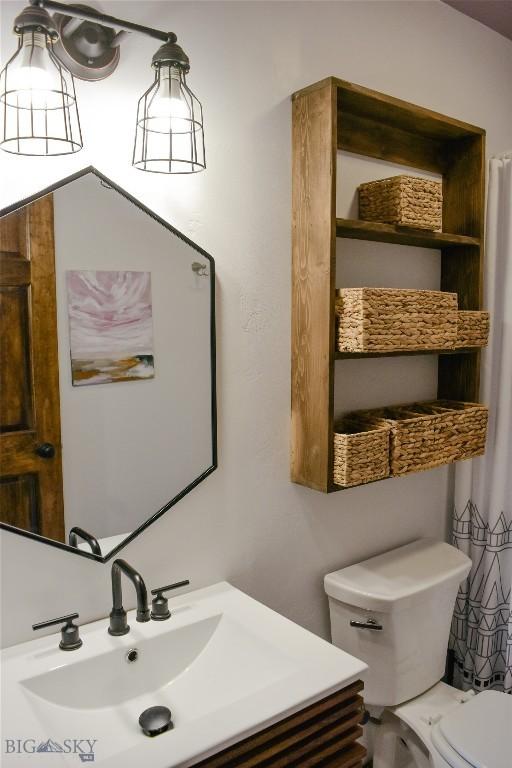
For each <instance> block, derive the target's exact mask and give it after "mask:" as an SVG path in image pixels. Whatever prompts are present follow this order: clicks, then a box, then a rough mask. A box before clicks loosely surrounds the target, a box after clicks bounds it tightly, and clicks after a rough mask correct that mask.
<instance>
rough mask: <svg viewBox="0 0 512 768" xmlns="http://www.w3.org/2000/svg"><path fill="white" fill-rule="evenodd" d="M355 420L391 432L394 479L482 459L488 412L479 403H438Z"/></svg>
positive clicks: (398, 408)
mask: <svg viewBox="0 0 512 768" xmlns="http://www.w3.org/2000/svg"><path fill="white" fill-rule="evenodd" d="M354 417H355V418H357V419H360V420H362V421H363V422H365V423H368V424H387V425H388V426H389V427H390V429H391V435H390V437H391V440H390V466H391V475H393V476H396V475H406V474H409V473H410V472H419V471H421V470H425V469H432V468H433V467H438V466H440V465H442V464H450V463H451V462H453V461H459V460H461V459H470V458H473V457H474V456H481V455H482V454H483V453H484V451H485V438H486V432H487V421H488V409H487V408H486V407H485V406H484V405H479V404H477V403H462V402H458V401H452V400H435V401H431V402H424V403H411V404H410V405H397V406H391V407H389V408H381V409H376V410H371V411H359V412H357V414H354Z"/></svg>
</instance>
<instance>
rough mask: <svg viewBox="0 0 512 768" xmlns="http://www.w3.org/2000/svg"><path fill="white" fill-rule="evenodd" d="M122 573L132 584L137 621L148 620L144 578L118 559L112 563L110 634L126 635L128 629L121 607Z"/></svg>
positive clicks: (124, 561)
mask: <svg viewBox="0 0 512 768" xmlns="http://www.w3.org/2000/svg"><path fill="white" fill-rule="evenodd" d="M122 573H124V575H125V576H127V577H128V578H129V579H130V581H131V582H132V584H133V586H134V587H135V592H136V595H137V621H149V620H150V611H149V607H148V591H147V589H146V585H145V583H144V579H143V578H142V576H141V575H140V573H139V572H138V571H136V570H135V568H132V566H131V565H130V564H129V563H127V562H126V560H122V559H120V558H119V559H118V560H114V562H113V563H112V611H111V613H110V626H109V628H108V631H109V634H110V635H116V636H117V635H126V633H127V632H129V631H130V627H129V626H128V622H127V618H126V611H125V609H124V608H123V593H122V587H121V574H122Z"/></svg>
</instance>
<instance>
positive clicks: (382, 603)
mask: <svg viewBox="0 0 512 768" xmlns="http://www.w3.org/2000/svg"><path fill="white" fill-rule="evenodd" d="M470 568H471V560H470V559H469V558H468V557H466V555H464V554H463V553H462V552H460V551H459V550H458V549H456V548H455V547H452V546H451V545H450V544H446V543H445V542H441V541H435V540H434V539H420V540H419V541H414V542H412V543H411V544H407V545H405V546H403V547H399V548H398V549H393V550H391V551H389V552H384V553H383V554H382V555H378V556H376V557H372V558H370V559H369V560H365V561H363V562H362V563H357V564H356V565H351V566H349V567H348V568H342V569H341V570H340V571H335V572H334V573H329V574H327V576H326V577H325V581H324V584H325V591H326V592H327V595H328V596H329V608H330V614H331V635H332V642H333V644H334V645H336V646H338V647H339V648H342V649H343V650H344V651H347V652H348V653H351V654H352V655H353V656H356V657H357V658H359V659H362V660H363V661H365V662H366V663H367V664H368V667H369V670H368V672H367V674H366V676H365V701H366V702H367V703H368V704H369V705H377V706H394V705H396V704H400V703H402V702H404V701H407V700H408V699H412V698H414V697H415V696H418V695H419V694H420V693H423V692H424V691H426V690H427V689H428V688H430V687H431V686H433V685H435V684H436V683H437V682H439V680H441V678H442V677H443V675H444V670H445V663H446V650H447V646H448V636H449V632H450V625H451V618H452V613H453V608H454V605H455V598H456V596H457V592H458V588H459V585H460V583H461V582H462V581H463V580H464V579H465V578H466V576H467V575H468V573H469V570H470ZM368 619H370V620H371V621H374V622H376V624H377V626H381V627H382V629H380V630H379V629H366V628H357V627H353V626H351V625H350V622H351V621H358V622H363V623H367V621H368Z"/></svg>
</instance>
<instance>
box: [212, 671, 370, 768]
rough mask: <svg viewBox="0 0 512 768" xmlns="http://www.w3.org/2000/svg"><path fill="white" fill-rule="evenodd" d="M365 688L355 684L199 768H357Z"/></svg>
mask: <svg viewBox="0 0 512 768" xmlns="http://www.w3.org/2000/svg"><path fill="white" fill-rule="evenodd" d="M362 688H363V684H362V683H361V682H359V681H358V682H357V683H354V684H353V685H351V686H349V687H348V688H344V689H343V690H341V691H338V692H337V693H334V694H332V695H331V696H328V697H327V698H326V699H323V700H322V701H319V702H317V703H316V704H312V705H311V706H310V707H307V708H306V709H303V710H302V711H301V712H297V714H295V715H291V716H290V717H287V718H286V719H285V720H282V721H281V722H279V723H276V724H275V725H272V726H270V727H269V728H266V729H265V730H263V731H261V732H260V733H257V734H255V735H254V736H250V737H249V738H248V739H245V740H244V741H241V742H239V743H238V744H235V745H234V746H232V747H229V748H228V749H225V750H224V751H223V752H220V753H219V754H217V755H214V756H213V757H209V758H207V759H206V760H203V761H202V762H200V763H197V768H238V767H240V768H267V767H268V768H287V767H288V766H295V767H296V768H315V766H318V768H360V766H362V760H363V757H364V756H365V754H366V750H365V749H364V748H363V747H362V746H361V745H360V744H357V742H356V739H358V738H359V737H360V736H361V735H362V732H363V731H362V728H361V726H360V723H361V720H362V716H363V699H362V697H361V696H360V695H359V692H360V691H361V690H362Z"/></svg>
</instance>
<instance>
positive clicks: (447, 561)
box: [324, 539, 471, 613]
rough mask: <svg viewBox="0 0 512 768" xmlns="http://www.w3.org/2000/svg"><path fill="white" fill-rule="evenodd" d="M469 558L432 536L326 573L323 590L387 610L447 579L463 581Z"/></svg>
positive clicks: (345, 600)
mask: <svg viewBox="0 0 512 768" xmlns="http://www.w3.org/2000/svg"><path fill="white" fill-rule="evenodd" d="M470 568H471V560H470V559H469V557H466V555H465V554H464V553H463V552H461V551H460V550H458V549H456V548H455V547H452V546H451V545H450V544H446V543H445V542H444V541H436V540H435V539H419V540H418V541H413V542H412V543H411V544H406V545H405V546H403V547H398V548H397V549H392V550H390V551H389V552H384V553H383V554H381V555H377V556H376V557H371V558H370V559H369V560H364V561H363V562H362V563H356V564H355V565H350V566H348V567H347V568H342V569H341V570H339V571H334V572H333V573H328V574H327V576H326V577H325V579H324V586H325V591H326V592H327V594H328V595H329V597H333V598H335V599H336V600H339V601H340V602H343V603H348V604H349V605H353V606H357V607H358V608H364V609H366V610H370V611H381V612H384V613H391V612H392V611H395V610H402V609H403V608H405V607H407V606H408V605H410V604H412V603H413V602H416V601H417V600H418V599H422V598H424V597H426V596H427V594H428V593H429V592H430V591H432V590H435V589H436V588H438V587H439V586H440V585H441V584H443V583H444V582H448V581H453V580H455V581H458V582H461V581H463V580H464V579H465V578H466V576H467V575H468V573H469V570H470Z"/></svg>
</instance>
